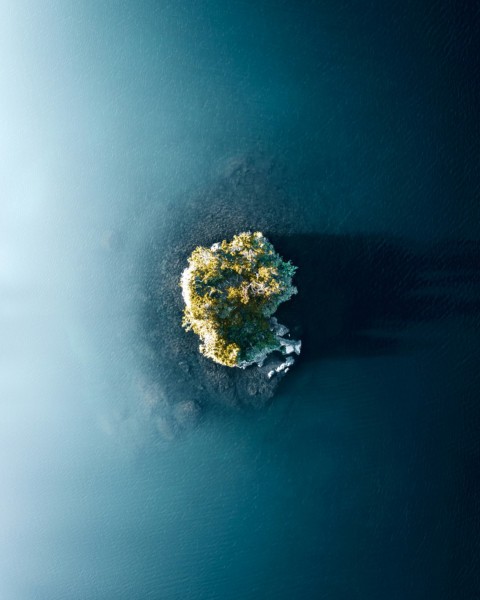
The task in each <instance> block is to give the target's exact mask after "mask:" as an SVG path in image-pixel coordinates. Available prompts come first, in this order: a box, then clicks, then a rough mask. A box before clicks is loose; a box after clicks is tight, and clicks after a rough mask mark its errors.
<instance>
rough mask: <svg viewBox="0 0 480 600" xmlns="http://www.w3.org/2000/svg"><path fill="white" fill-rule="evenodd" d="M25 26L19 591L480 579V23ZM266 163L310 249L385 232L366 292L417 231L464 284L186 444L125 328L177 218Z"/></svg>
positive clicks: (13, 524)
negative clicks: (279, 180)
mask: <svg viewBox="0 0 480 600" xmlns="http://www.w3.org/2000/svg"><path fill="white" fill-rule="evenodd" d="M0 17H1V18H0V34H1V35H0V84H1V96H2V97H1V100H0V111H1V116H2V119H1V122H0V136H1V139H2V143H1V144H0V152H1V161H0V162H1V163H2V166H1V167H0V175H1V185H2V189H3V191H2V199H1V200H0V211H1V212H0V234H1V238H2V242H1V245H0V250H1V255H2V259H0V319H1V321H0V322H1V324H2V345H1V346H0V402H1V404H2V413H3V415H2V420H1V425H0V428H1V436H0V469H1V474H2V475H1V477H2V485H1V488H0V507H1V510H0V531H1V536H0V540H1V541H0V598H2V599H3V598H5V600H33V599H35V600H57V599H58V600H63V599H76V598H85V599H88V600H90V599H92V600H93V599H96V598H98V599H99V600H100V599H101V600H109V599H110V598H111V599H115V600H123V599H125V600H127V599H128V600H134V599H139V600H141V599H149V598H151V599H160V598H161V599H162V600H163V599H165V600H174V599H175V600H176V599H182V600H217V599H218V600H220V599H222V600H237V599H238V600H240V599H241V600H246V599H275V600H283V599H295V600H296V599H297V598H298V599H300V598H302V599H303V598H306V599H317V598H318V599H332V600H342V599H348V600H356V599H358V600H363V599H367V598H368V599H369V600H375V599H379V600H380V599H382V600H383V599H384V598H390V599H392V600H397V599H398V600H405V599H408V600H417V599H418V600H420V599H424V598H435V599H438V600H440V599H442V600H443V599H450V598H451V599H454V598H455V599H463V598H465V599H466V600H467V599H468V600H470V599H473V598H476V597H478V596H479V595H480V583H479V576H478V567H479V565H478V556H479V547H478V523H479V521H478V516H477V512H476V511H477V506H478V489H477V483H476V478H478V467H479V463H478V459H479V443H478V425H479V424H480V419H479V409H478V400H479V397H480V392H479V391H480V385H479V384H480V382H479V366H480V364H479V358H478V357H479V350H480V341H479V340H480V338H479V336H478V324H479V317H478V315H479V312H478V309H479V299H478V291H479V289H478V286H479V279H478V265H479V263H478V260H477V259H478V257H479V252H478V245H473V246H472V245H471V244H469V245H467V243H466V242H467V241H468V240H473V241H474V242H475V241H477V242H478V235H479V231H478V223H479V218H480V213H479V204H478V189H479V188H478V120H477V115H476V112H477V106H478V103H477V100H478V90H477V84H476V78H477V79H478V62H477V58H476V53H475V44H474V37H475V36H474V34H475V27H476V24H478V23H477V21H478V11H475V9H474V8H468V7H467V6H466V5H465V6H462V5H461V4H459V3H455V2H448V1H447V0H442V1H441V2H421V1H417V2H413V1H406V2H397V1H394V2H389V3H382V2H379V1H377V0H373V1H372V2H366V1H355V0H351V1H348V2H347V1H342V2H333V1H330V0H327V1H325V2H314V1H307V0H305V1H300V2H287V1H283V0H281V1H277V2H271V1H265V2H264V1H257V2H253V1H250V0H243V1H231V2H220V1H219V0H207V1H205V2H193V1H190V0H187V1H185V2H161V1H160V2H153V1H152V2H147V1H142V2H131V1H127V0H124V1H121V2H116V3H110V2H93V1H92V2H89V1H87V0H84V1H81V2H54V1H47V2H44V3H40V4H39V3H34V2H28V1H26V2H22V1H20V2H18V3H15V4H13V3H11V4H10V5H7V4H5V6H2V7H1V8H0ZM251 155H261V156H263V157H265V156H266V157H271V158H272V159H273V160H275V161H276V163H277V164H279V165H280V168H284V169H285V177H284V179H283V183H284V186H283V187H284V189H283V192H284V193H285V194H287V196H289V197H291V199H292V200H291V202H292V210H293V206H294V205H295V206H299V205H300V206H301V209H302V210H303V211H304V214H306V215H307V216H308V218H307V222H308V228H307V229H306V230H303V231H301V232H294V233H301V234H302V235H304V236H305V237H304V239H305V240H308V239H312V238H311V237H310V238H308V237H307V234H308V235H310V236H333V238H332V239H344V238H345V236H349V235H350V236H352V235H356V236H374V235H378V236H379V238H378V239H379V242H378V248H377V250H376V253H375V257H376V260H377V259H378V263H377V262H375V263H374V269H373V273H375V270H377V272H378V278H377V277H372V276H371V277H370V279H368V280H366V281H365V288H368V289H375V286H376V285H378V282H379V281H382V282H385V281H389V282H390V281H392V282H394V281H395V275H396V273H397V272H396V271H395V272H394V273H393V274H388V273H387V271H388V270H389V269H390V268H391V267H392V262H391V261H389V260H387V258H385V260H383V259H382V247H383V246H382V244H383V243H384V242H385V240H391V241H392V243H394V242H395V241H396V240H401V243H402V244H403V245H404V246H406V247H407V248H408V249H409V250H410V251H411V252H412V253H414V254H415V253H419V252H420V250H419V248H421V249H422V251H424V250H425V249H426V248H427V249H428V248H435V250H434V254H435V255H436V256H437V258H439V262H437V263H435V265H434V266H433V267H430V271H431V272H429V273H428V275H430V276H433V278H434V280H435V281H436V282H437V283H436V285H437V288H438V289H437V288H435V290H434V292H435V293H434V294H432V287H430V288H429V295H428V296H427V300H426V302H423V303H420V302H419V303H418V305H414V304H409V305H408V306H409V307H410V310H409V311H408V314H405V313H403V312H402V311H401V310H397V311H396V312H395V315H394V316H395V319H394V321H395V322H393V320H392V319H390V320H388V319H387V316H392V314H391V313H392V311H391V310H390V308H391V307H390V306H380V307H376V308H375V310H376V313H375V314H378V315H379V319H377V320H376V322H375V323H373V322H372V323H370V325H371V328H372V329H373V328H375V331H374V333H376V334H378V335H379V336H383V337H385V336H395V339H396V341H397V342H398V343H397V344H395V345H394V346H393V347H391V346H379V347H376V348H375V351H373V350H372V348H371V347H369V350H370V351H365V348H364V347H362V348H360V347H359V346H358V345H355V344H353V343H352V344H343V345H342V346H341V347H335V348H330V347H326V348H325V347H324V346H323V341H322V339H319V346H321V347H322V351H321V352H319V353H317V354H314V353H310V356H309V359H308V360H307V358H305V360H303V361H302V360H300V361H299V362H298V364H297V365H296V366H295V368H294V370H292V372H291V373H290V374H289V375H288V377H287V378H286V379H285V380H284V381H283V382H282V385H281V386H280V388H279V391H278V394H277V396H276V397H275V399H274V401H273V402H272V403H271V404H269V405H268V406H266V407H265V408H263V409H260V410H257V411H255V410H248V411H242V410H223V411H222V410H217V411H213V410H212V411H208V410H205V411H204V412H203V414H202V415H201V417H200V419H199V422H198V424H197V425H196V426H195V427H194V428H192V430H191V431H187V432H183V433H182V434H181V435H179V436H177V437H171V436H169V435H165V431H163V435H162V429H161V427H159V426H158V423H153V422H152V418H151V414H150V413H149V412H148V410H146V408H145V406H142V405H141V404H139V403H138V401H137V399H138V373H139V370H140V367H139V364H138V360H137V357H136V356H135V353H134V352H133V351H132V348H130V347H129V345H128V344H127V343H126V340H131V339H132V338H134V337H135V335H136V331H137V330H138V324H137V321H138V314H137V313H136V311H135V309H134V307H132V304H131V302H130V301H129V300H130V299H131V298H132V297H133V298H135V294H141V293H142V290H141V275H142V268H143V267H142V263H141V256H142V252H141V250H142V247H143V245H144V244H145V243H146V242H147V241H148V242H150V241H151V240H150V236H151V235H152V230H153V229H152V225H154V224H152V223H151V215H152V214H153V215H154V214H162V215H164V213H165V211H163V212H162V210H160V209H162V207H165V206H167V204H168V203H169V202H171V201H172V200H173V201H175V200H176V201H177V202H179V203H181V202H184V203H185V211H188V210H189V206H188V202H187V199H188V198H192V197H195V194H194V193H193V191H195V190H197V189H203V188H205V187H206V186H207V187H208V185H211V184H212V183H214V182H215V181H216V180H218V178H219V177H221V176H223V175H224V173H225V172H226V168H227V166H228V165H229V164H232V161H242V160H244V158H245V157H247V156H251ZM163 218H166V219H167V220H168V214H167V215H166V216H164V217H163ZM172 226H174V224H172ZM299 239H301V236H300V237H299ZM369 239H370V238H369ZM372 239H373V238H372ZM380 240H383V242H381V241H380ZM305 243H306V242H305ZM329 247H331V246H329ZM472 248H473V250H472ZM332 256H333V255H332V254H328V253H327V255H326V256H325V257H324V261H325V263H328V261H330V262H331V261H332V260H333V259H332ZM286 258H288V257H286ZM395 264H396V263H395ZM397 267H398V265H397ZM412 269H413V267H412ZM320 272H322V270H321V269H320V268H319V273H320ZM369 273H370V274H372V269H370V271H369ZM409 273H410V271H409V270H408V269H407V270H405V269H401V270H399V271H398V277H399V278H400V279H402V281H403V279H404V278H406V277H407V275H409ZM387 275H388V278H386V276H387ZM414 275H415V276H416V277H417V276H418V277H427V272H426V270H425V269H424V270H423V271H422V272H421V273H420V272H419V273H414ZM402 281H399V284H402ZM392 286H393V288H394V289H393V292H392V298H395V286H394V284H392ZM361 287H362V286H361V285H359V284H358V281H357V282H356V284H355V290H356V293H357V295H356V297H355V298H356V302H358V298H360V300H361V298H362V297H363V298H365V299H370V298H371V297H373V296H372V295H371V294H365V295H364V296H361V295H360V296H358V289H359V288H361ZM400 288H402V286H401V285H400ZM345 289H346V290H349V289H350V287H349V285H346V287H345ZM301 293H302V290H301V289H300V290H299V294H300V295H301ZM382 298H386V296H382ZM430 300H431V303H430ZM364 302H367V300H364ZM392 302H394V300H392ZM402 306H404V305H403V304H402ZM412 306H418V311H417V312H415V310H414V309H412ZM357 308H358V310H354V311H353V313H352V314H353V315H354V317H353V318H354V319H355V318H357V319H358V321H357V322H355V321H354V322H352V323H351V324H350V327H351V329H352V331H353V330H355V331H356V330H358V329H361V325H362V324H363V321H362V318H361V317H362V315H363V316H364V314H365V312H366V311H367V308H368V307H366V306H358V307H357ZM396 308H397V309H398V308H401V306H400V307H398V306H396ZM322 309H323V310H327V308H325V307H322V305H321V304H320V305H319V306H318V310H319V311H321V310H322ZM367 312H368V311H367ZM393 312H394V311H393ZM334 317H335V319H340V322H341V323H343V324H344V321H342V319H344V318H345V317H344V315H343V314H342V311H341V307H340V308H339V309H338V310H335V311H333V312H332V322H333V321H334ZM335 326H336V325H335V323H332V327H333V328H335ZM318 336H319V338H321V334H320V332H319V333H318ZM314 338H315V332H314V331H313V332H312V331H311V332H309V339H310V340H312V339H314ZM167 433H168V432H167ZM170 437H171V439H170Z"/></svg>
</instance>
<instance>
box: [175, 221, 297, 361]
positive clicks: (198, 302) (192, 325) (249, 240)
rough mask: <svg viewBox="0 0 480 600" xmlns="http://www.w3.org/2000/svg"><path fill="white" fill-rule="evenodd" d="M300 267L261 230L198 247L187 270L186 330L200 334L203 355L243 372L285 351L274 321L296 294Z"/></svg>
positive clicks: (184, 287)
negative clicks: (294, 281) (295, 281)
mask: <svg viewBox="0 0 480 600" xmlns="http://www.w3.org/2000/svg"><path fill="white" fill-rule="evenodd" d="M295 271H296V267H294V266H293V265H292V263H291V262H285V261H283V260H282V258H281V257H280V256H279V254H277V252H275V249H274V247H273V246H272V244H271V243H270V242H269V241H268V240H267V239H266V238H265V237H264V236H263V234H262V233H260V232H259V231H257V232H255V233H251V232H250V231H247V232H243V233H239V234H238V235H235V236H234V237H233V239H232V240H231V241H230V242H227V241H226V240H224V241H223V242H221V243H216V244H213V246H211V247H210V248H206V247H203V246H198V247H197V248H195V250H194V251H193V252H192V254H191V255H190V257H189V259H188V267H187V268H186V269H185V270H184V271H183V273H182V278H181V282H180V285H181V287H182V293H183V298H184V301H185V308H184V312H183V321H182V325H183V327H184V328H185V329H186V330H187V331H189V330H192V331H193V332H194V333H196V334H197V335H198V336H199V338H200V340H201V345H200V352H201V353H202V354H204V355H205V356H207V357H209V358H211V359H212V360H214V361H215V362H217V363H220V364H222V365H226V366H229V367H235V366H237V367H244V366H247V365H248V364H252V363H254V362H259V361H261V360H263V359H262V357H263V358H264V357H265V356H266V355H267V354H269V353H270V352H273V351H274V350H281V344H280V342H279V337H278V335H277V332H276V331H275V327H274V326H273V324H272V320H271V317H272V315H273V314H274V313H275V311H276V310H277V308H278V306H279V305H280V304H281V303H282V302H285V301H286V300H289V299H290V298H291V296H292V295H293V294H296V293H297V289H296V288H295V287H294V286H293V285H292V277H293V275H294V273H295Z"/></svg>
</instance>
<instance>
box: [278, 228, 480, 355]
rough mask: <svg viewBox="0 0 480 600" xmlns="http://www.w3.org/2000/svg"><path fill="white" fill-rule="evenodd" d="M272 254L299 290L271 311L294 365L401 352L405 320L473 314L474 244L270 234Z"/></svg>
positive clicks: (478, 257)
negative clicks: (293, 350) (294, 344)
mask: <svg viewBox="0 0 480 600" xmlns="http://www.w3.org/2000/svg"><path fill="white" fill-rule="evenodd" d="M266 235H267V237H269V239H270V240H271V241H272V243H273V244H274V246H275V248H276V249H277V250H278V251H279V253H280V254H281V255H282V256H283V257H285V258H286V259H287V258H288V259H289V260H291V261H292V263H293V264H294V265H296V266H297V267H298V271H297V273H296V275H295V278H294V282H295V285H296V286H297V288H298V294H297V295H296V296H294V297H293V298H292V300H290V301H289V302H286V303H285V304H283V305H282V306H281V307H280V308H279V310H278V313H277V314H278V318H279V321H280V322H282V323H283V322H284V323H286V324H287V325H288V326H289V327H290V329H291V334H292V337H294V338H300V339H302V344H303V346H302V355H301V357H300V360H299V362H308V361H311V360H318V359H321V358H346V357H369V356H379V355H389V354H397V353H399V352H408V351H410V350H413V349H414V347H416V346H418V345H422V344H427V343H428V340H421V339H418V340H415V339H414V340H412V339H411V338H410V337H409V338H408V340H407V339H406V337H405V336H404V335H403V334H404V333H406V332H407V331H408V329H409V327H410V326H411V325H414V324H418V323H422V322H429V321H438V320H441V319H445V318H447V317H451V316H455V315H457V316H458V315H463V316H469V315H480V295H479V289H480V269H479V266H480V243H478V242H474V241H450V242H442V243H435V244H432V245H427V244H418V243H414V242H412V241H411V240H405V239H402V238H394V237H388V236H381V235H364V234H356V235H326V234H315V233H309V234H303V233H299V234H291V235H275V233H274V232H271V233H268V232H266Z"/></svg>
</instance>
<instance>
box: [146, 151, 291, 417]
mask: <svg viewBox="0 0 480 600" xmlns="http://www.w3.org/2000/svg"><path fill="white" fill-rule="evenodd" d="M281 176H282V174H281V173H280V172H279V170H278V169H277V168H276V167H275V166H274V165H273V164H272V163H271V162H270V161H267V160H253V159H247V160H233V161H230V163H229V164H227V166H226V168H225V170H224V172H223V174H222V175H221V176H220V177H219V178H218V179H217V180H216V181H215V182H213V183H212V184H210V185H207V186H205V188H204V189H202V190H197V191H194V192H192V193H191V195H190V196H189V197H183V198H179V199H177V200H176V201H173V202H171V203H170V204H169V205H168V206H166V207H163V208H162V210H161V212H160V213H159V214H157V215H155V216H154V219H155V224H154V227H153V229H152V237H151V242H150V243H149V244H148V246H147V247H146V248H145V249H144V251H143V259H142V261H144V264H146V265H147V268H146V272H145V279H144V285H143V291H144V293H143V295H142V299H143V301H142V306H140V323H141V338H142V340H143V343H142V344H141V346H140V348H139V350H140V352H141V354H142V358H143V361H144V364H145V368H146V371H147V373H148V376H149V378H150V380H151V382H152V383H151V385H153V386H155V388H156V392H155V393H156V395H157V396H159V397H161V398H163V399H164V400H163V401H164V402H167V403H168V404H169V405H170V406H171V405H176V404H177V403H179V402H185V401H191V402H194V403H195V405H204V404H206V403H209V404H211V403H215V404H218V405H221V406H229V407H242V406H252V407H261V406H264V405H265V403H266V402H267V401H268V400H269V399H270V398H271V397H272V396H273V394H274V392H275V389H276V387H277V385H278V383H279V381H280V379H281V378H282V377H283V376H284V372H282V371H280V372H279V373H275V375H273V376H271V371H272V369H275V368H276V367H278V364H277V363H278V360H277V359H276V357H275V355H274V354H273V355H272V356H271V358H269V359H267V360H266V361H265V364H264V366H263V367H262V368H259V367H257V366H251V367H247V368H245V369H235V368H229V367H224V366H222V365H218V364H216V363H214V362H213V361H211V360H210V359H208V358H205V357H204V356H202V355H201V354H200V352H199V350H198V344H199V341H198V337H197V336H196V335H194V334H193V333H186V332H185V331H184V330H183V329H182V326H181V320H182V310H183V307H184V305H183V300H182V295H181V289H180V287H179V281H180V276H181V273H182V271H183V270H184V268H185V267H186V265H187V258H188V256H189V255H190V254H191V252H192V250H193V249H194V248H195V247H196V246H199V245H203V246H210V245H211V244H213V243H214V242H217V241H219V240H222V239H228V238H231V237H232V236H233V235H234V234H236V233H238V232H239V231H246V230H251V231H262V232H264V233H265V235H267V236H268V235H275V236H279V235H287V234H288V232H290V231H292V228H293V227H294V226H295V229H297V228H298V226H299V225H300V220H301V214H300V211H299V206H300V205H299V204H298V203H297V202H293V201H292V200H291V199H289V198H288V197H287V196H286V195H285V192H284V191H283V189H284V188H283V187H282V186H281V185H280V181H281ZM279 251H280V254H281V253H282V252H281V249H279ZM284 258H285V259H288V258H289V257H288V256H284ZM286 324H287V326H289V328H290V330H291V331H292V336H293V337H295V327H294V325H295V323H294V319H292V321H291V322H289V323H286ZM292 325H293V328H292ZM269 373H270V377H269ZM160 390H161V391H160ZM187 412H188V411H187Z"/></svg>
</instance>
